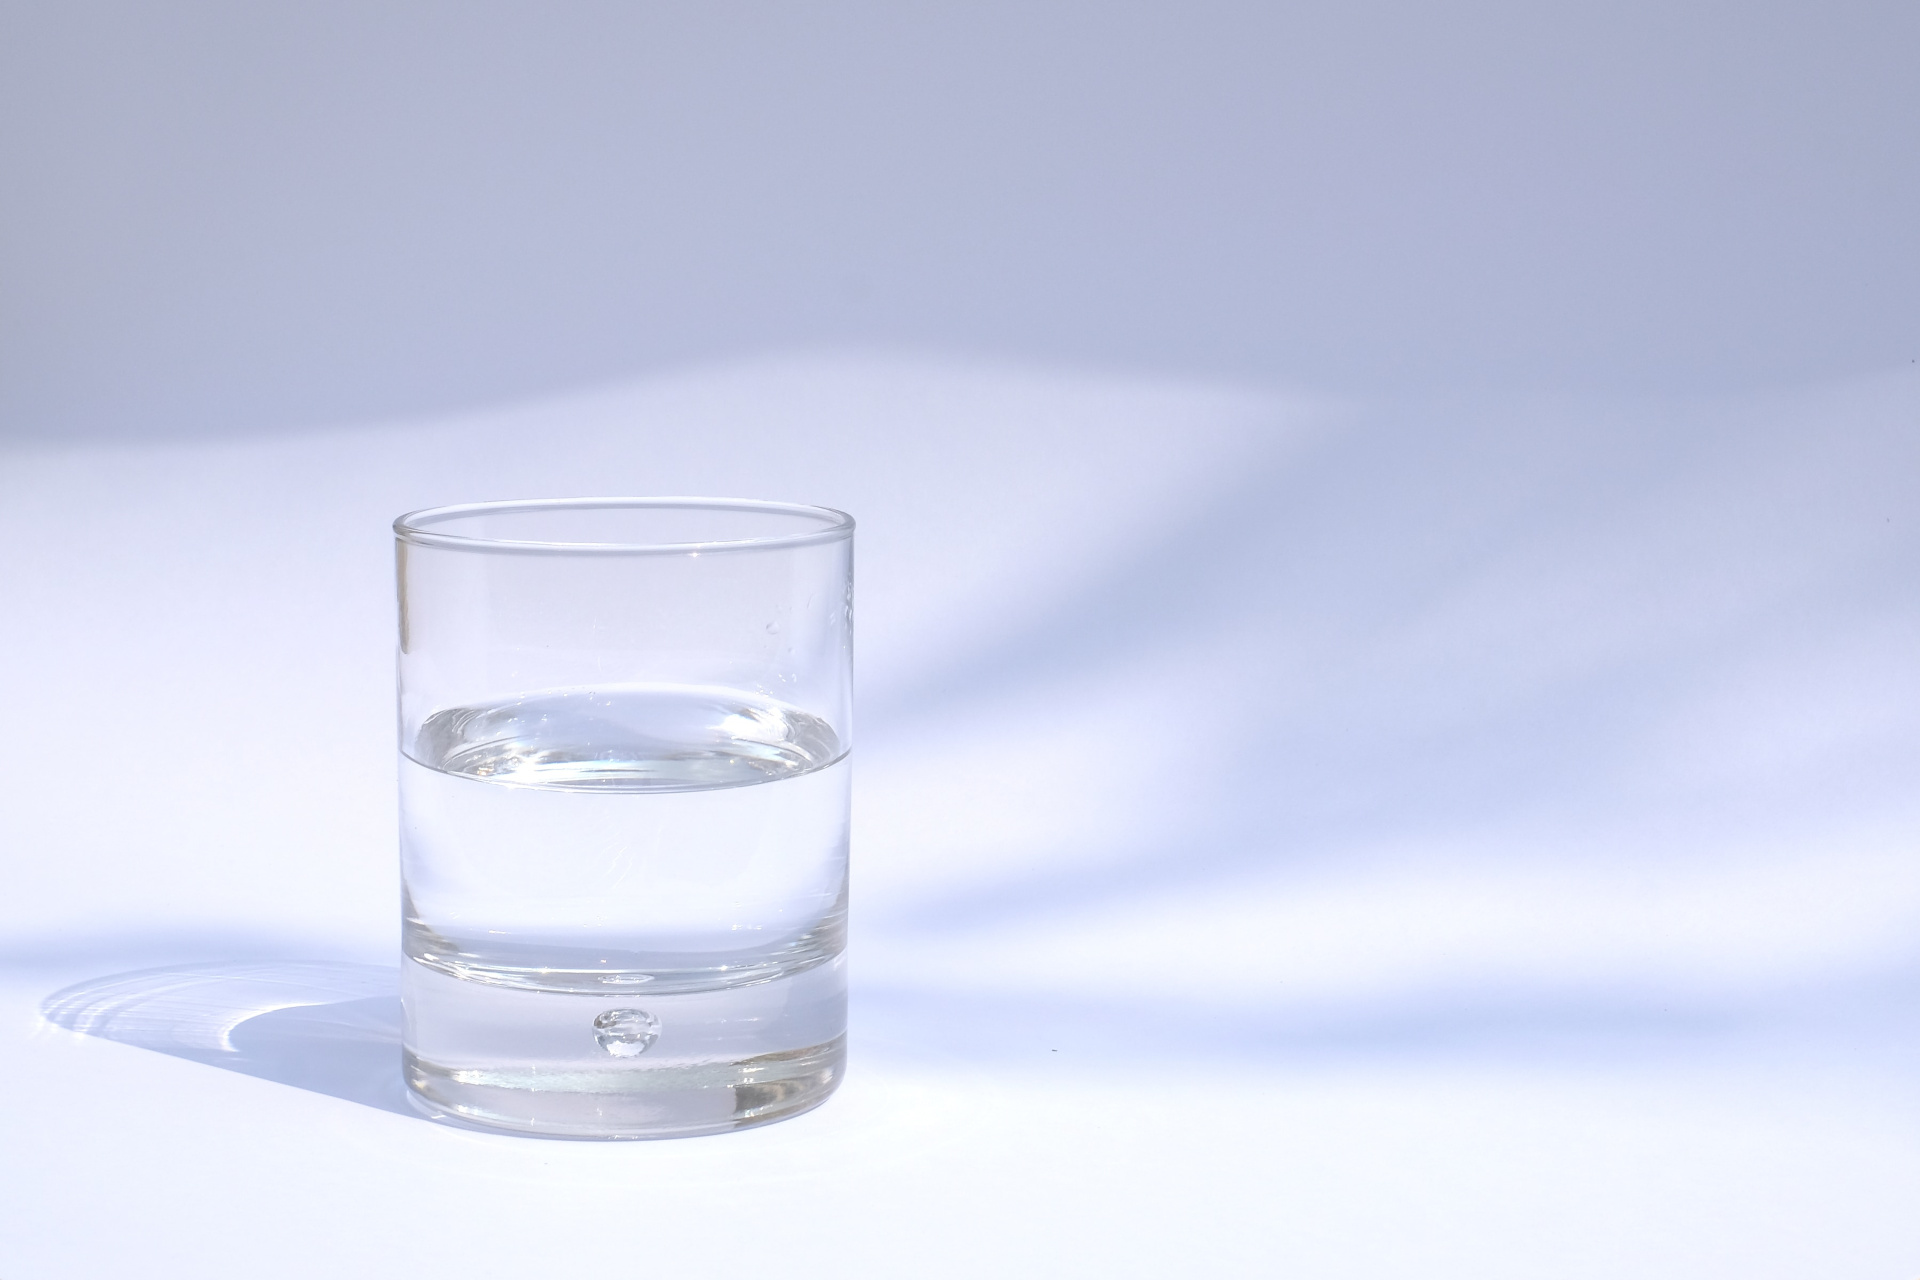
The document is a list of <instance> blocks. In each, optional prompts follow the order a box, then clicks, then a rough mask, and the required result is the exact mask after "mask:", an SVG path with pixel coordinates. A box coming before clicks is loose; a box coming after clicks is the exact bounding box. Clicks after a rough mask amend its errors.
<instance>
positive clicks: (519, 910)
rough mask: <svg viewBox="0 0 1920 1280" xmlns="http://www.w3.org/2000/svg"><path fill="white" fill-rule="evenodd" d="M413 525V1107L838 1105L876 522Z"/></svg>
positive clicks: (486, 1118) (714, 514)
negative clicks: (858, 724) (859, 601)
mask: <svg viewBox="0 0 1920 1280" xmlns="http://www.w3.org/2000/svg"><path fill="white" fill-rule="evenodd" d="M393 527H394V533H395V535H396V544H395V552H396V565H397V572H398V587H399V604H400V654H399V691H400V699H399V701H400V707H399V710H400V866H401V881H402V907H401V910H402V929H403V936H404V950H405V959H404V961H403V964H402V968H403V978H402V995H403V1000H404V1004H405V1009H406V1042H405V1057H404V1062H405V1072H406V1079H407V1084H408V1086H409V1093H410V1095H411V1097H412V1098H413V1100H414V1102H415V1103H416V1105H418V1106H420V1107H421V1108H423V1109H424V1110H426V1111H427V1112H428V1113H429V1114H432V1115H435V1116H438V1117H441V1118H448V1119H453V1120H456V1121H460V1122H466V1123H472V1124H478V1125H483V1126H487V1127H492V1128H500V1129H511V1130H517V1131H521V1132H526V1133H537V1134H548V1135H556V1136H572V1137H595V1138H650V1137H667V1136H674V1135H686V1134H698V1133H713V1132H718V1131H720V1130H725V1129H734V1128H739V1127H741V1126H745V1125H752V1124H761V1123H765V1122H768V1121H772V1120H779V1119H782V1118H784V1117H787V1116H791V1115H795V1114H797V1113H799V1112H801V1111H805V1110H807V1109H808V1108H810V1107H814V1106H817V1105H819V1104H820V1103H821V1102H823V1101H825V1100H826V1098H827V1096H828V1095H829V1094H830V1093H831V1092H832V1091H833V1089H834V1088H835V1086H836V1085H837V1084H838V1083H839V1081H840V1077H841V1074H842V1072H843V1070H844V1061H845V1055H846V971H845V962H844V959H843V955H842V952H843V950H844V947H845V938H846V911H847V824H848V800H849V774H850V763H849V760H848V752H849V749H850V748H851V746H852V725H851V720H850V711H851V705H852V678H853V612H852V609H853V520H852V519H851V518H850V517H848V516H847V515H845V514H844V513H842V512H839V511H831V510H828V509H826V508H823V507H808V506H796V505H790V504H784V503H774V502H749V501H741V500H734V499H713V498H567V499H555V500H535V501H523V502H486V503H475V504H471V505H467V506H456V507H439V508H435V509H433V510H429V511H417V512H414V513H412V514H410V515H405V516H401V517H400V518H399V519H398V520H396V521H395V522H394V526H393Z"/></svg>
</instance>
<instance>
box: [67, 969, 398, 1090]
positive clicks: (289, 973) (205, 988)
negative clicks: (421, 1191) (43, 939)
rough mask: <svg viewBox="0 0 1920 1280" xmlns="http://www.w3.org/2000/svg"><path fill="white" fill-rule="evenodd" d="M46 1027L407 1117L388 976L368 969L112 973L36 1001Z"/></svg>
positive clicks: (391, 975)
mask: <svg viewBox="0 0 1920 1280" xmlns="http://www.w3.org/2000/svg"><path fill="white" fill-rule="evenodd" d="M40 1012H41V1014H42V1016H44V1017H45V1018H46V1020H47V1021H48V1022H50V1023H52V1024H53V1025H55V1026H57V1027H64V1028H66V1029H67V1030H69V1031H78V1032H81V1033H82V1034H84V1035H90V1036H98V1037H100V1038H101V1039H103V1040H113V1041H116V1042H118V1043H120V1044H130V1045H136V1046H138V1047H140V1048H142V1049H153V1050H157V1051H158V1052H160V1053H168V1054H172V1055H173V1056H174V1057H176V1058H186V1059H188V1060H190V1061H193V1062H204V1063H206V1064H207V1065H209V1066H215V1067H224V1068H226V1069H227V1070H229V1071H238V1072H241V1073H242V1074H245V1075H250V1076H257V1077H259V1078H260V1079H262V1080H274V1081H277V1082H279V1083H281V1084H288V1085H292V1086H294V1087H295V1088H297V1089H307V1090H310V1091H312V1092H314V1093H324V1094H326V1095H327V1096H329V1097H333V1098H342V1099H345V1100H346V1101H348V1102H358V1103H361V1104H362V1105H364V1106H369V1107H377V1108H379V1109H380V1110H382V1111H391V1112H393V1113H394V1114H396V1115H403V1116H418V1115H419V1113H418V1112H416V1111H415V1110H414V1109H413V1108H412V1107H411V1106H409V1105H408V1104H407V1100H406V1092H405V1085H404V1084H403V1083H402V1082H401V1078H400V992H399V976H398V974H397V973H396V972H395V971H394V970H393V969H392V968H388V967H383V966H380V965H369V964H347V963H339V962H333V963H327V962H302V961H284V960H278V961H274V960H269V961H225V962H217V963H211V964H189V965H172V966H167V967H163V968H157V969H144V970H140V971H138V972H134V973H118V974H112V975H109V976H107V977H104V978H95V979H92V980H90V981H87V982H82V983H78V984H76V985H74V986H71V987H68V988H66V989H65V990H63V991H58V992H55V993H54V994H53V995H51V996H48V997H47V999H46V1000H45V1001H44V1002H42V1004H41V1006H40Z"/></svg>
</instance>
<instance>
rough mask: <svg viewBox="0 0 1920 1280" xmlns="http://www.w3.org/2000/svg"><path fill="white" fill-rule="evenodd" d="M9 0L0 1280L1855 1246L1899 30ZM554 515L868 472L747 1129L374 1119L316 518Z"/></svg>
mask: <svg viewBox="0 0 1920 1280" xmlns="http://www.w3.org/2000/svg"><path fill="white" fill-rule="evenodd" d="M3 12H4V15H5V18H4V20H5V23H6V38H5V39H4V40H0V59H4V60H5V62H6V70H5V73H4V74H0V98H3V99H4V111H0V145H3V146H4V147H5V148H6V150H5V153H4V154H5V157H6V163H7V165H8V170H9V172H10V173H11V174H13V175H15V176H16V177H17V178H18V179H19V180H18V181H9V182H7V183H4V184H0V216H3V217H4V222H0V233H3V234H4V239H3V240H0V253H4V255H5V257H4V260H3V261H0V269H3V270H4V272H5V275H4V278H3V279H4V287H3V288H0V324H4V326H5V327H4V329H0V343H3V344H4V345H0V423H3V424H4V432H5V433H4V435H3V436H0V440H4V444H0V583H4V598H0V620H3V621H4V626H3V627H0V671H4V672H5V673H6V680H7V683H6V686H5V699H6V702H5V707H6V713H5V720H4V726H3V727H4V732H0V779H3V780H4V781H3V782H0V786H4V795H5V801H4V804H3V805H0V859H3V861H0V867H4V877H5V878H4V886H5V892H4V894H0V1001H4V1004H3V1005H0V1009H3V1010H4V1012H0V1018H4V1020H5V1021H4V1026H5V1027H6V1028H7V1030H6V1031H5V1034H4V1039H0V1060H3V1061H4V1066H0V1073H4V1078H5V1079H6V1081H7V1089H6V1091H5V1101H4V1104H0V1131H3V1132H4V1137H0V1183H3V1184H4V1185H3V1186H0V1190H3V1191H4V1194H0V1274H4V1275H5V1276H6V1277H7V1280H31V1278H33V1277H40V1276H50V1277H51V1276H58V1277H66V1276H76V1277H91V1276H96V1275H103V1274H117V1273H120V1272H126V1273H138V1274H143V1275H162V1276H173V1275H179V1276H189V1275H191V1276H250V1275H254V1274H259V1273H262V1272H267V1271H272V1272H274V1273H277V1274H287V1275H294V1276H308V1275H311V1276H316V1277H317V1276H335V1275H339V1274H342V1273H346V1272H349V1271H359V1272H364V1273H368V1274H400V1273H403V1272H420V1271H429V1270H431V1271H438V1270H459V1271H462V1272H465V1273H467V1274H472V1275H479V1276H493V1275H499V1276H507V1275H524V1274H528V1273H530V1272H533V1273H539V1274H546V1273H549V1272H562V1271H568V1270H574V1269H583V1270H584V1269H592V1270H597V1271H609V1270H616V1269H645V1270H649V1271H659V1270H663V1269H671V1270H672V1271H674V1272H676V1273H678V1274H685V1275H719V1274H734V1273H744V1272H747V1271H758V1270H773V1269H778V1270H779V1271H781V1272H783V1273H786V1274H792V1275H796V1276H809V1275H816V1274H818V1275H827V1274H856V1275H859V1274H878V1275H892V1274H925V1275H934V1276H939V1275H962V1274H967V1275H972V1274H978V1273H980V1272H982V1271H986V1270H992V1271H995V1272H1004V1273H1008V1274H1033V1275H1060V1274H1066V1275H1076V1274H1100V1275H1142V1276H1144V1275H1156V1276H1158V1275H1167V1274H1175V1275H1223V1276H1224V1275H1234V1276H1238V1275H1247V1276H1256V1275H1257V1276H1271V1275H1291V1274H1299V1275H1314V1276H1322V1275H1324V1276H1340V1277H1347V1276H1353V1277H1375V1276H1400V1275H1407V1274H1422V1275H1446V1276H1455V1275H1457V1276H1463V1277H1464V1276H1472V1277H1482V1276H1515V1277H1521V1276H1527V1277H1532V1276H1539V1275H1547V1274H1550V1275H1556V1276H1558V1275H1567V1276H1596V1277H1598V1276H1609V1277H1611V1276H1618V1275H1623V1274H1634V1275H1650V1276H1651V1275H1659V1276H1675V1277H1696V1276H1703V1275H1738V1276H1741V1277H1743V1278H1744V1277H1749V1276H1752V1277H1771V1276H1781V1277H1787V1276H1795V1277H1797V1276H1818V1277H1822V1278H1825V1277H1852V1276H1858V1277H1863V1278H1865V1277H1879V1276H1894V1277H1900V1276H1911V1275H1913V1274H1920V1228H1917V1227H1916V1226H1915V1225H1914V1223H1915V1220H1916V1219H1915V1215H1914V1214H1913V1212H1912V1208H1911V1206H1912V1204H1913V1203H1914V1197H1915V1193H1916V1191H1920V1106H1916V1101H1917V1097H1916V1087H1917V1086H1916V1085H1915V1080H1916V1077H1917V1076H1920V1070H1917V1069H1920V1035H1916V1030H1917V1029H1920V1028H1917V1025H1916V1020H1917V1019H1920V989H1916V977H1917V976H1920V973H1917V971H1916V960H1917V959H1920V957H1917V955H1916V944H1915V937H1916V928H1917V927H1920V849H1917V848H1916V844H1917V843H1920V794H1916V788H1915V785H1914V779H1915V778H1916V776H1920V773H1916V765H1920V674H1917V673H1916V669H1915V653H1916V647H1915V646H1916V641H1917V640H1920V600H1917V599H1916V594H1915V588H1914V583H1915V582H1916V580H1920V577H1917V575H1916V571H1917V570H1920V529H1917V526H1916V519H1917V518H1920V511H1917V510H1916V502H1915V499H1916V497H1920V492H1917V491H1920V372H1916V366H1915V365H1914V364H1913V363H1912V362H1913V360H1914V359H1915V358H1920V351H1916V343H1917V342H1920V337H1917V336H1916V330H1915V328H1914V316H1915V314H1916V313H1915V312H1914V310H1913V308H1912V306H1911V299H1912V298H1913V297H1914V296H1916V288H1917V286H1920V280H1916V279H1915V274H1914V273H1915V270H1916V268H1915V265H1914V264H1915V263H1916V261H1920V255H1916V254H1915V253H1914V252H1913V250H1914V249H1915V247H1916V246H1915V245H1914V243H1913V240H1914V237H1913V232H1912V228H1913V227H1914V226H1920V209H1916V208H1915V204H1916V198H1915V196H1916V190H1917V188H1916V186H1915V181H1916V179H1915V176H1914V175H1915V172H1916V171H1915V167H1914V166H1913V165H1912V163H1911V158H1912V156H1913V155H1914V154H1916V148H1915V142H1916V138H1915V118H1916V117H1915V93H1914V90H1913V88H1912V85H1911V83H1910V81H1911V77H1910V76H1908V75H1907V74H1906V73H1905V71H1903V70H1902V68H1910V65H1911V62H1912V54H1913V53H1915V52H1916V48H1915V39H1914V35H1915V33H1914V29H1913V22H1914V18H1913V13H1912V11H1911V10H1908V9H1896V8H1895V7H1892V6H1888V7H1886V8H1885V9H1883V10H1876V9H1875V8H1873V7H1871V6H1844V5H1842V6H1826V7H1821V8H1818V9H1816V8H1813V7H1804V8H1794V7H1790V6H1773V7H1769V8H1768V9H1767V10H1766V11H1765V12H1758V13H1756V12H1750V11H1742V12H1739V13H1735V12H1734V11H1731V10H1728V11H1722V10H1719V9H1714V8H1711V7H1708V6H1680V7H1678V8H1675V7H1672V6H1667V7H1664V8H1660V9H1658V10H1657V11H1656V10H1655V9H1653V8H1651V7H1649V8H1647V9H1645V10H1632V9H1620V8H1615V9H1608V10H1605V11H1603V10H1601V9H1599V8H1579V7H1576V6H1567V7H1565V8H1563V9H1559V10H1553V11H1546V10H1537V9H1527V10H1525V11H1523V10H1521V9H1520V8H1519V7H1511V8H1500V7H1497V6H1481V7H1459V8H1454V9H1422V10H1420V11H1418V12H1416V11H1414V10H1413V9H1411V8H1401V9H1395V8H1391V7H1377V8H1364V7H1363V8H1349V9H1343V10H1341V11H1340V12H1339V13H1338V14H1333V13H1331V12H1330V13H1327V14H1318V15H1316V14H1312V13H1309V12H1306V11H1273V12H1268V11H1265V10H1260V11H1255V10H1252V9H1246V10H1241V9H1235V8H1231V7H1224V6H1215V7H1196V8H1193V9H1191V10H1189V9H1185V8H1183V9H1181V10H1179V11H1176V10H1174V9H1172V8H1170V7H1166V8H1151V7H1128V8H1124V9H1115V10H1112V11H1108V10H1103V9H1096V8H1094V7H1091V6H1089V7H1085V8H1079V7H1074V6H1066V5H1041V6H1030V7H1026V8H1013V7H1007V8H995V7H992V6H987V7H978V8H972V9H961V8H958V7H954V8H951V9H945V8H940V7H924V8H915V9H912V10H899V11H895V10H891V9H888V10H884V11H883V10H881V9H880V8H879V7H878V6H875V7H872V8H870V9H869V8H863V7H859V6H842V7H821V8H816V9H812V10H805V11H802V10H794V9H790V8H789V9H782V10H779V11H775V10H773V9H771V8H770V7H768V8H756V7H753V6H717V7H707V8H701V9H698V10H695V9H694V8H692V7H691V6H689V7H685V8H680V9H675V8H668V7H657V6H656V7H633V8H613V7H608V8H605V9H596V8H593V7H590V6H560V7H555V8H551V9H547V8H542V9H535V8H534V7H532V6H527V7H512V6H462V7H454V6H447V7H444V8H441V7H437V6H433V5H426V4H406V5H400V6H386V7H383V8H380V9H378V10H376V9H374V8H373V7H368V8H366V9H364V10H362V9H355V8H351V7H337V8H332V9H327V10H321V9H310V10H280V11H265V10H262V11H255V10H252V9H245V8H241V7H237V6H236V7H232V8H226V7H221V6H214V5H196V4H188V5H181V6H175V7H171V8H169V9H167V10H164V11H162V10H153V11H148V10H145V9H140V10H136V9H134V8H133V7H132V6H116V5H99V6H86V5H76V6H63V7H60V8H57V9H45V8H42V7H38V6H24V5H23V6H17V7H9V8H7V9H5V10H4V11H3ZM593 492H603V493H605V492H617V493H687V492H691V493H725V494H742V495H750V496H759V497H770V498H783V499H793V500H802V501H816V502H823V503H827V504H830V505H834V506H839V507H843V508H845V509H847V510H850V511H852V512H853V513H854V514H855V515H856V516H858V517H859V519H860V521H861V531H860V535H859V581H860V586H859V590H860V615H859V616H860V651H859V672H860V727H859V748H858V759H857V767H858V779H859V781H858V798H857V801H856V803H857V813H856V850H855V856H856V908H855V912H856V914H855V934H854V948H855V950H854V965H855V975H856V977H855V987H856V991H855V1011H854V1017H855V1049H854V1065H853V1071H852V1074H851V1076H850V1078H849V1082H848V1084H847V1086H846V1088H845V1089H844V1090H843V1092H842V1093H841V1094H840V1095H839V1096H838V1097H837V1098H836V1099H835V1100H834V1101H833V1102H831V1103H830V1104H829V1105H828V1106H827V1107H825V1108H823V1109H821V1110H820V1111H818V1112H815V1113H812V1114H810V1115H808V1116H806V1117H803V1118H801V1119H798V1120H795V1121H792V1122H790V1123H786V1124H782V1125H778V1126H774V1127H771V1128H769V1129H766V1130H760V1131H754V1132H750V1133H744V1134H736V1135H727V1136H724V1137H719V1138H711V1139H698V1140H689V1141H679V1142H669V1143H654V1144H633V1145H613V1146H597V1145H592V1144H575V1143H558V1142H541V1141H532V1140H525V1139H517V1138H509V1137H495V1136H490V1135H481V1134H473V1133H466V1132H459V1131H454V1130H449V1129H444V1128H440V1127H436V1126H434V1125H431V1124H429V1123H427V1122H425V1121H423V1120H419V1119H416V1118H413V1117H411V1116H409V1115H405V1114H402V1112H403V1111H404V1103H402V1102H400V1101H399V1100H398V1099H397V1097H396V1095H395V1094H394V1092H393V1090H394V1088H395V1082H394V1081H393V1079H392V1074H391V1070H390V1066H389V1065H388V1064H390V1063H391V1061H392V1056H391V1055H392V1051H393V1045H392V1037H393V1023H392V1018H393V1009H392V999H391V996H390V995H389V994H388V992H389V987H388V985H387V984H388V983H390V980H391V979H390V973H391V956H392V952H393V946H394V929H393V921H394V910H393V907H394V900H395V897H396V890H395V878H394V869H393V835H392V832H393V821H394V818H393V793H392V780H391V752H392V742H391V734H392V727H391V725H392V721H391V710H390V699H391V657H390V646H391V638H390V631H391V568H390V556H391V551H390V546H389V537H388V533H387V528H386V526H387V522H388V521H389V520H390V519H391V518H392V516H393V515H395V514H397V513H398V512H400V511H403V510H407V509H411V508H417V507H421V506H426V505H432V504H437V503H443V502H453V501H464V500H472V499H478V498H489V497H504V496H526V495H531V494H568V493H593ZM195 965H200V966H216V967H213V968H199V969H195V968H193V967H192V966H195ZM156 969H157V970H163V971H165V972H166V973H167V974H170V975H172V977H171V978H170V979H168V981H172V982H174V984H175V986H174V987H173V988H172V989H171V990H170V993H162V995H161V996H159V997H156V998H153V999H150V1000H149V1001H147V1002H146V1003H145V1004H142V1005H140V1006H139V1007H138V1008H136V1009H133V1010H132V1012H131V1013H130V1014H129V1016H126V1017H122V1018H120V1019H118V1020H117V1021H115V1022H113V1023H112V1024H111V1025H104V1024H103V1025H101V1026H97V1027H96V1028H95V1034H81V1033H79V1032H76V1031H74V1030H71V1029H68V1027H66V1026H63V1025H59V1018H58V1017H57V1016H56V1017H55V1018H54V1019H52V1020H49V1019H48V1018H46V1017H43V1016H42V1009H43V1008H50V1009H52V1010H53V1011H54V1012H55V1013H56V1015H57V1013H58V1009H59V1007H60V1006H58V1005H57V1004H56V1005H54V1006H46V1005H45V1004H44V1002H45V1001H46V1000H47V999H48V997H49V996H51V995H53V993H55V992H57V991H60V990H62V989H63V988H69V987H71V986H72V985H74V984H83V985H85V986H87V989H89V990H92V991H95V992H98V991H100V990H102V987H101V984H102V983H103V982H107V981H109V980H112V979H114V978H115V977H116V975H123V974H127V973H131V972H137V971H152V970H156ZM141 981H146V982H148V983H149V986H151V981H152V980H151V979H142V980H141Z"/></svg>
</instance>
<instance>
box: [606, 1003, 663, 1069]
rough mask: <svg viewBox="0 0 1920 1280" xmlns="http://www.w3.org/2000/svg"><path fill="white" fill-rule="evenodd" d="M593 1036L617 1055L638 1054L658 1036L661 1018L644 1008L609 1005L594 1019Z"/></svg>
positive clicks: (634, 1055) (617, 1056) (648, 1047)
mask: <svg viewBox="0 0 1920 1280" xmlns="http://www.w3.org/2000/svg"><path fill="white" fill-rule="evenodd" d="M593 1038H594V1040H595V1041H596V1042H597V1043H598V1044H599V1046H600V1047H601V1048H602V1049H605V1050H606V1051H607V1052H608V1053H610V1054H612V1055H613V1056H614V1057H616V1058H632V1057H637V1056H639V1055H640V1054H643V1053H645V1052H646V1051H647V1050H648V1049H651V1048H652V1047H653V1042H654V1041H655V1040H657V1039H659V1038H660V1019H658V1018H656V1017H654V1016H653V1015H652V1014H650V1013H648V1012H647V1011H646V1010H645V1009H609V1010H607V1011H606V1012H605V1013H603V1014H601V1015H600V1016H599V1017H597V1018H595V1019H594V1020H593Z"/></svg>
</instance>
